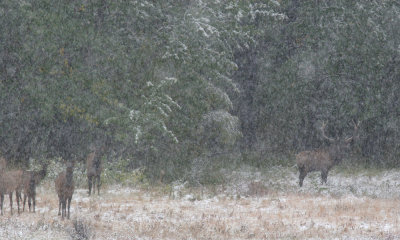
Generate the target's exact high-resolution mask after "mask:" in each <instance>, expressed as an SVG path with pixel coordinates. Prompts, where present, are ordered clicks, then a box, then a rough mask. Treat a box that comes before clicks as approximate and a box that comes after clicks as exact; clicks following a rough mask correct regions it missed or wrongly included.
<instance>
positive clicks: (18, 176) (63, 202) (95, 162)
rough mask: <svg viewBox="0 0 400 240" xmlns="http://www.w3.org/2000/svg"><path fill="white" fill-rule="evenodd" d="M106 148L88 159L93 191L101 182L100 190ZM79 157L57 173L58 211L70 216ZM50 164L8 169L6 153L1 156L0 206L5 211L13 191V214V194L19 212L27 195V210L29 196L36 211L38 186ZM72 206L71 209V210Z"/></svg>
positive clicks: (88, 175)
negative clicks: (5, 204) (102, 160)
mask: <svg viewBox="0 0 400 240" xmlns="http://www.w3.org/2000/svg"><path fill="white" fill-rule="evenodd" d="M103 152H104V147H102V148H100V150H95V151H93V152H91V153H90V154H89V155H88V157H87V159H86V160H87V161H86V167H87V177H88V185H89V192H88V193H89V195H90V194H91V188H92V184H93V192H94V186H95V185H96V186H97V193H98V194H100V175H101V170H102V166H101V165H102V164H101V156H102V153H103ZM74 166H75V161H69V162H67V163H66V170H65V171H62V172H60V173H59V174H58V176H57V177H56V179H55V181H54V184H55V190H56V193H57V196H58V207H59V208H58V215H61V218H62V219H64V217H67V218H68V219H69V218H70V206H71V200H72V195H73V194H74V190H75V184H74V179H73V173H74ZM47 167H48V164H46V163H42V168H41V170H39V171H29V170H21V169H16V170H15V169H12V170H11V169H7V161H6V159H5V158H4V157H0V208H1V215H3V205H4V204H3V203H4V196H5V195H9V198H10V214H11V215H12V214H13V194H14V192H15V198H16V201H17V205H18V214H19V213H20V201H22V193H23V195H24V198H23V208H22V211H25V203H26V199H28V206H29V212H31V209H32V211H33V212H35V207H36V186H37V185H38V184H39V183H40V182H41V181H42V180H43V179H44V178H45V176H46V175H47ZM31 207H32V208H31ZM67 210H68V211H67Z"/></svg>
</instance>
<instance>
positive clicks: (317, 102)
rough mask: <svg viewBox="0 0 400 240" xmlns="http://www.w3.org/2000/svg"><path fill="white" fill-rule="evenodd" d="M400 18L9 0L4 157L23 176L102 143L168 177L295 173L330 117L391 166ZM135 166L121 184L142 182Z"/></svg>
mask: <svg viewBox="0 0 400 240" xmlns="http://www.w3.org/2000/svg"><path fill="white" fill-rule="evenodd" d="M399 13H400V6H399V3H398V2H397V1H393V0H391V1H377V0H374V1H368V2H366V1H344V0H341V1H328V0H324V1H317V2H316V1H311V0H306V1H293V0H284V1H275V0H271V1H265V0H257V1H250V2H249V1H242V0H234V1H212V0H202V1H197V0H195V1H172V0H166V1H158V2H157V1H139V0H135V1H123V0H115V1H99V2H98V1H86V0H78V1H50V0H33V1H11V0H4V1H2V2H1V3H0V26H1V29H2V32H3V33H4V34H0V42H1V44H0V105H1V106H2V107H1V108H0V151H1V152H2V154H3V155H4V156H5V157H6V158H7V159H9V161H10V162H15V163H16V164H22V165H25V166H28V165H29V158H35V159H41V158H58V157H61V158H62V159H64V160H71V159H75V160H77V161H81V160H82V159H85V157H86V156H87V154H88V152H89V151H90V146H92V145H95V146H97V147H99V146H100V145H105V146H106V148H107V150H106V153H105V155H107V156H105V158H104V159H110V160H109V163H107V164H111V163H113V164H114V163H115V161H114V159H119V158H121V159H131V160H123V161H122V163H121V164H123V165H124V164H125V165H124V166H125V167H126V168H127V169H138V168H139V169H142V168H145V169H146V171H145V172H146V174H147V177H146V178H155V179H156V178H157V177H158V175H159V172H160V171H159V169H163V170H165V172H166V177H167V178H168V179H169V180H173V179H174V178H178V177H183V176H185V174H187V173H188V172H190V171H191V170H192V169H191V168H192V167H193V164H192V163H193V161H194V160H195V159H198V158H203V157H204V156H210V155H215V154H220V153H225V152H240V153H244V154H245V158H244V159H240V161H244V162H247V163H253V164H255V165H257V166H263V165H264V162H267V163H268V164H271V165H275V164H284V165H288V164H289V163H287V162H290V156H292V155H293V153H294V152H297V151H300V150H303V149H308V148H315V147H319V146H322V145H324V142H323V141H322V139H321V137H320V134H319V132H318V129H317V126H319V125H320V123H321V122H322V121H328V122H329V125H328V127H327V133H328V134H329V135H332V136H345V135H348V134H349V132H350V131H351V129H352V124H351V123H352V120H360V121H361V122H362V123H361V126H360V136H359V139H358V141H355V142H354V143H353V144H354V148H353V149H354V151H353V152H354V153H355V154H356V155H358V157H359V158H362V159H367V160H365V162H366V164H367V165H368V164H375V165H383V166H396V165H397V164H398V161H397V159H398V156H399V151H398V149H400V148H399V146H400V145H399V142H400V141H399V137H400V128H399V127H398V126H400V125H399V124H400V122H399V120H398V115H399V110H398V108H397V105H398V104H399V101H398V99H400V96H398V95H399V92H400V91H399V90H400V82H399V81H398V79H399V76H400V75H399V68H398V67H397V66H398V65H399V59H400V56H399V46H400V39H399V37H398V36H399V35H400V34H399V33H400V32H399V31H400V30H399V29H400V19H399V16H400V14H399ZM288 156H289V157H288ZM111 159H113V161H111ZM133 159H134V160H133ZM282 159H283V160H282ZM286 159H289V160H286ZM208 160H210V161H215V164H216V165H218V164H220V163H221V161H222V160H221V159H219V158H210V159H208ZM231 161H237V160H236V159H231ZM268 164H267V165H268ZM289 165H290V164H289ZM110 167H113V166H111V165H110ZM114 167H116V168H120V167H118V166H114ZM121 169H122V168H121ZM126 171H127V172H126V174H127V175H125V173H122V172H121V173H118V172H115V173H113V174H114V175H116V176H115V179H119V180H124V181H125V180H126V181H128V182H131V183H132V184H134V182H137V181H139V182H140V181H142V180H140V177H139V179H136V177H134V176H131V175H130V174H131V173H129V171H128V170H126ZM118 174H119V175H118ZM139 175H140V174H139ZM143 181H145V180H143Z"/></svg>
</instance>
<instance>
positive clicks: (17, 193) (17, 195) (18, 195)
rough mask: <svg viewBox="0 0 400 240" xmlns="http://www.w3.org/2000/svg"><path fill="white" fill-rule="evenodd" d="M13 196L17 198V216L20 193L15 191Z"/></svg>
mask: <svg viewBox="0 0 400 240" xmlns="http://www.w3.org/2000/svg"><path fill="white" fill-rule="evenodd" d="M15 196H16V197H17V206H18V214H19V199H20V198H21V193H20V192H18V191H15Z"/></svg>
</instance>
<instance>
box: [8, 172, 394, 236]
mask: <svg viewBox="0 0 400 240" xmlns="http://www.w3.org/2000/svg"><path fill="white" fill-rule="evenodd" d="M226 178H227V183H226V184H224V185H221V186H217V187H215V188H210V187H206V188H200V187H197V188H193V187H188V186H187V185H186V184H185V183H178V182H177V183H174V184H173V185H170V186H164V185H162V186H156V187H153V188H151V189H150V190H148V189H147V190H143V189H141V188H139V187H138V188H127V187H121V186H117V185H114V186H107V187H104V188H103V193H102V194H101V195H100V196H97V195H96V196H92V197H88V196H87V191H86V189H77V190H76V192H75V195H74V197H73V201H72V208H71V219H70V220H64V221H62V220H61V218H60V217H59V216H57V212H58V200H57V197H56V194H55V193H54V188H53V186H52V183H51V182H47V183H44V184H43V185H42V186H40V187H39V188H38V199H37V209H36V210H37V212H36V213H27V212H24V213H21V214H20V215H18V214H14V215H13V216H10V212H9V202H8V199H7V198H6V201H5V202H4V204H5V214H4V216H2V217H0V225H1V227H0V239H400V224H399V223H400V222H399V221H400V200H399V192H400V187H399V184H398V182H400V181H399V179H400V172H399V171H395V170H393V171H381V172H374V173H373V174H372V173H367V172H359V173H357V174H356V175H348V174H341V173H335V172H333V173H332V175H331V176H330V177H329V178H328V182H329V184H328V185H327V186H321V185H320V184H319V176H318V175H317V174H313V175H311V176H309V177H307V178H306V181H305V183H304V188H302V189H299V188H298V186H297V175H296V172H295V170H293V169H291V168H275V169H271V170H268V171H266V172H257V171H255V170H253V169H250V168H247V169H242V170H241V171H238V172H233V173H230V174H229V175H227V176H226ZM285 179H286V181H284V180H285ZM14 210H16V204H14Z"/></svg>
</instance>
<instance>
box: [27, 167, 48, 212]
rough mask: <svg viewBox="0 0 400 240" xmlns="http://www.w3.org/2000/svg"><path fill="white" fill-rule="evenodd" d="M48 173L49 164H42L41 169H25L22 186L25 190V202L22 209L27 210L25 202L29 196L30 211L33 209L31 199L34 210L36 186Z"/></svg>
mask: <svg viewBox="0 0 400 240" xmlns="http://www.w3.org/2000/svg"><path fill="white" fill-rule="evenodd" d="M46 174H47V164H43V165H42V169H41V170H40V171H25V172H24V175H23V178H22V188H23V190H24V202H23V208H22V211H25V202H26V198H28V206H29V212H30V211H31V201H32V202H33V212H35V206H36V186H37V185H38V184H39V183H40V181H42V180H43V179H44V177H45V176H46Z"/></svg>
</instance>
